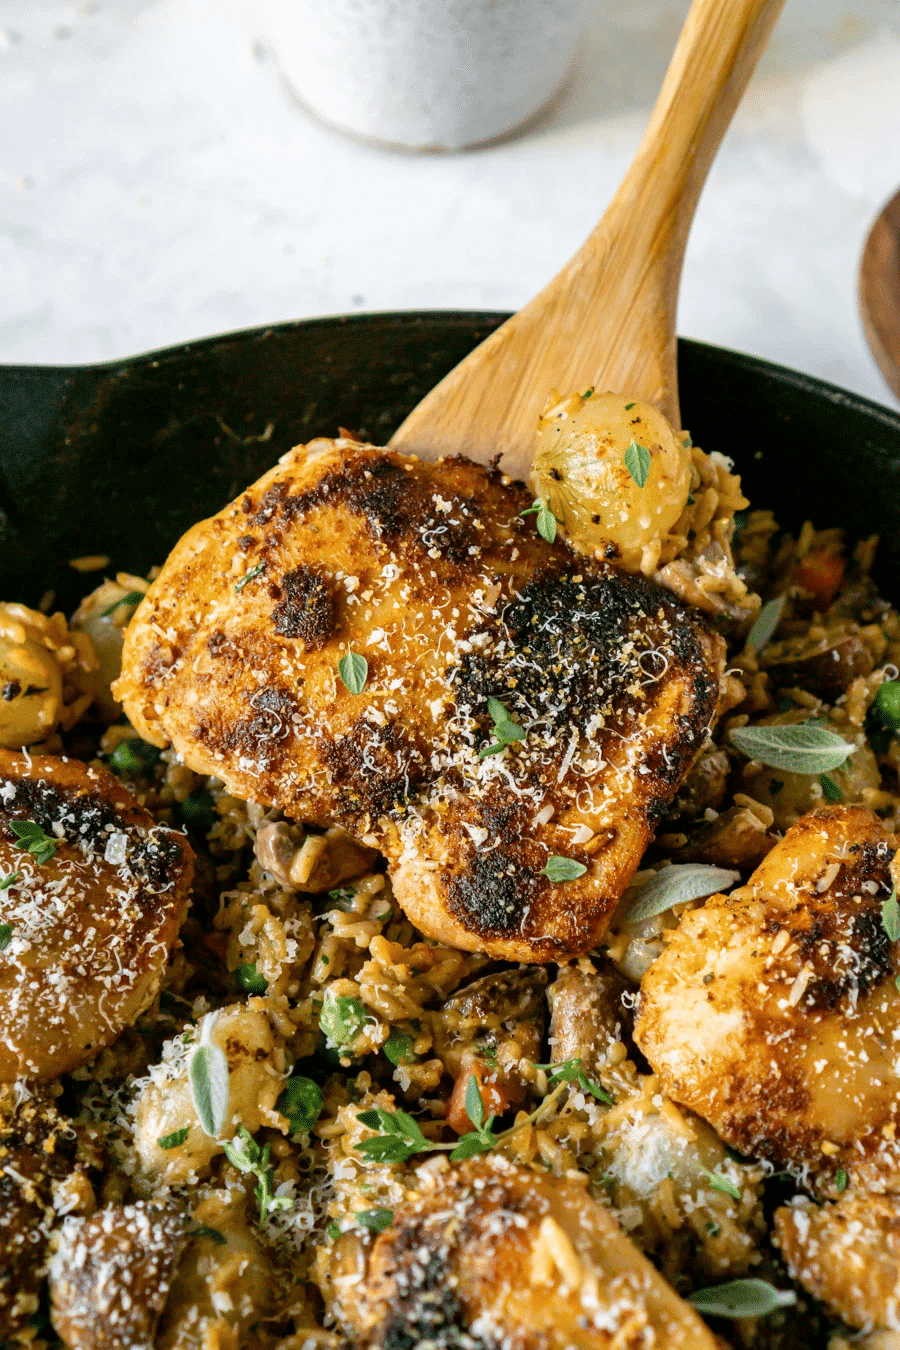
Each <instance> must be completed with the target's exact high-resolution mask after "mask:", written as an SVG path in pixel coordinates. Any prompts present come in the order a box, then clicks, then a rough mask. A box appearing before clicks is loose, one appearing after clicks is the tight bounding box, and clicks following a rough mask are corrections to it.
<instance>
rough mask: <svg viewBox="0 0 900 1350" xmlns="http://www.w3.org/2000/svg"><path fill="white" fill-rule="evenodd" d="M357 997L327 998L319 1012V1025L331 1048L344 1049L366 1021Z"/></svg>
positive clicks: (364, 1012) (366, 1016) (366, 1018)
mask: <svg viewBox="0 0 900 1350" xmlns="http://www.w3.org/2000/svg"><path fill="white" fill-rule="evenodd" d="M368 1018H369V1015H368V1013H367V1012H366V1010H365V1008H364V1007H363V1005H362V1004H361V1003H360V1001H359V999H358V998H349V997H347V996H343V997H341V998H327V997H326V999H325V1002H324V1003H323V1004H322V1011H321V1013H320V1014H319V1026H320V1028H321V1030H322V1032H323V1034H324V1035H325V1037H326V1039H327V1041H328V1044H329V1045H330V1046H331V1048H332V1049H333V1050H345V1049H346V1048H347V1046H348V1045H350V1044H351V1043H352V1042H353V1041H354V1040H355V1039H356V1037H357V1036H358V1035H359V1033H360V1032H361V1031H362V1029H363V1027H364V1026H365V1025H366V1022H367V1021H368Z"/></svg>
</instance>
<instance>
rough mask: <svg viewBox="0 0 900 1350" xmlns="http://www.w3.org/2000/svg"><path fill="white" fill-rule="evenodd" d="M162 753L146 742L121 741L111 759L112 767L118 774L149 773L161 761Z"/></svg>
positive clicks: (135, 740)
mask: <svg viewBox="0 0 900 1350" xmlns="http://www.w3.org/2000/svg"><path fill="white" fill-rule="evenodd" d="M159 756H160V752H159V750H157V748H156V746H155V745H148V744H147V742H146V741H142V740H138V739H137V738H135V739H134V740H127V741H119V744H118V745H117V746H116V748H115V750H113V752H112V754H111V755H110V757H109V763H110V767H111V768H113V769H114V770H115V772H116V773H148V772H149V771H150V769H152V768H153V766H154V764H155V763H156V761H157V760H158V759H159Z"/></svg>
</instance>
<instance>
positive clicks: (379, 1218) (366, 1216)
mask: <svg viewBox="0 0 900 1350" xmlns="http://www.w3.org/2000/svg"><path fill="white" fill-rule="evenodd" d="M355 1218H356V1222H357V1223H361V1224H362V1226H363V1228H371V1230H372V1232H373V1233H383V1232H384V1230H385V1229H386V1228H387V1227H388V1225H389V1224H392V1223H393V1222H394V1211H393V1210H392V1209H360V1210H357V1212H356V1215H355Z"/></svg>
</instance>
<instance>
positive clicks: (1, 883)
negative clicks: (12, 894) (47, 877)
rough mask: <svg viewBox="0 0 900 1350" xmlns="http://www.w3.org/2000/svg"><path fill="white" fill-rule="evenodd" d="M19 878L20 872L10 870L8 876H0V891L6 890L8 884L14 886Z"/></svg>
mask: <svg viewBox="0 0 900 1350" xmlns="http://www.w3.org/2000/svg"><path fill="white" fill-rule="evenodd" d="M21 880H22V873H21V872H10V874H9V876H6V877H0V891H8V890H9V888H10V886H15V884H16V882H17V881H21Z"/></svg>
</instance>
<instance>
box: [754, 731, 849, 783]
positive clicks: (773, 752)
mask: <svg viewBox="0 0 900 1350" xmlns="http://www.w3.org/2000/svg"><path fill="white" fill-rule="evenodd" d="M728 734H729V736H730V738H731V741H732V744H733V745H735V746H736V747H737V748H738V750H740V751H741V753H742V754H744V755H746V756H747V758H748V759H755V760H758V761H759V763H760V764H765V765H766V766H767V767H768V768H770V769H783V770H784V771H785V772H786V773H806V774H820V773H828V772H829V771H830V770H831V769H839V768H840V767H841V765H842V764H843V763H844V761H845V760H846V759H847V757H848V756H849V755H852V754H853V753H854V752H855V750H856V746H855V745H848V744H847V742H846V741H843V740H841V738H840V736H837V735H836V734H835V733H834V732H833V731H829V730H828V728H827V727H824V726H822V724H821V723H820V722H799V723H794V724H793V725H790V726H762V727H735V729H734V730H733V731H730V732H729V733H728Z"/></svg>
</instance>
